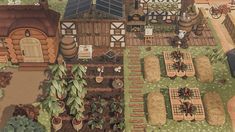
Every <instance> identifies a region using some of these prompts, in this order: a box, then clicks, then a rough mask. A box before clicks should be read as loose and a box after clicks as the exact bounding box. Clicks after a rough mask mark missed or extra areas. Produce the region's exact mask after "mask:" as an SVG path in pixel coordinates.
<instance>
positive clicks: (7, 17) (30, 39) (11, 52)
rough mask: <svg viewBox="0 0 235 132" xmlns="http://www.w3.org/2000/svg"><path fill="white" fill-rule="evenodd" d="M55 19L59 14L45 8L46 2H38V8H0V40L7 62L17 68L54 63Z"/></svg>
mask: <svg viewBox="0 0 235 132" xmlns="http://www.w3.org/2000/svg"><path fill="white" fill-rule="evenodd" d="M59 19H60V14H59V13H57V12H55V11H53V10H51V9H49V8H48V2H47V0H39V5H1V6H0V21H1V23H0V38H1V40H3V41H2V42H4V44H2V49H5V50H7V51H8V54H7V56H8V58H9V60H10V61H11V62H12V63H13V64H19V65H20V66H23V65H27V64H30V66H33V65H35V66H39V64H43V65H44V66H45V65H47V64H49V63H54V62H55V60H56V58H57V53H58V45H59V33H58V23H59ZM5 50H0V51H5ZM0 55H1V54H0ZM4 55H5V54H4Z"/></svg>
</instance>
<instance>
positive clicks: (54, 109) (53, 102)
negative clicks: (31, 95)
mask: <svg viewBox="0 0 235 132" xmlns="http://www.w3.org/2000/svg"><path fill="white" fill-rule="evenodd" d="M58 101H59V100H58V99H57V98H55V97H52V96H48V97H47V98H46V99H45V100H44V101H43V102H42V107H43V108H44V109H45V110H46V111H47V112H48V113H49V114H50V115H52V116H54V117H58V116H59V114H60V113H62V112H63V109H62V108H61V106H60V104H59V102H58Z"/></svg>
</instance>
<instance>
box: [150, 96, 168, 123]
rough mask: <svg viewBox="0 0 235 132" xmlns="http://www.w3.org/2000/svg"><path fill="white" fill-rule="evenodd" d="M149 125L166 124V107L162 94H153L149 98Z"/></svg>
mask: <svg viewBox="0 0 235 132" xmlns="http://www.w3.org/2000/svg"><path fill="white" fill-rule="evenodd" d="M147 109H148V123H149V124H150V125H163V124H165V123H166V106H165V100H164V96H163V95H162V94H161V93H160V92H151V93H149V94H148V97H147Z"/></svg>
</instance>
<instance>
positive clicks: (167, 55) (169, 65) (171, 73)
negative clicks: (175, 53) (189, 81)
mask: <svg viewBox="0 0 235 132" xmlns="http://www.w3.org/2000/svg"><path fill="white" fill-rule="evenodd" d="M182 53H183V57H184V59H183V61H182V62H183V63H184V64H186V65H187V70H186V71H183V72H182V71H179V72H178V71H177V70H176V69H174V67H173V65H174V60H173V58H172V57H171V52H168V51H164V52H163V56H164V62H165V66H166V73H167V76H168V77H175V76H178V77H184V76H187V77H192V76H194V75H195V69H194V65H193V61H192V57H191V54H190V53H189V52H182Z"/></svg>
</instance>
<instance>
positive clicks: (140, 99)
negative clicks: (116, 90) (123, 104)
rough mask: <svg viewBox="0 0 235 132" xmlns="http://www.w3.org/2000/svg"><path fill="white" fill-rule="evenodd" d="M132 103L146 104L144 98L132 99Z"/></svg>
mask: <svg viewBox="0 0 235 132" xmlns="http://www.w3.org/2000/svg"><path fill="white" fill-rule="evenodd" d="M130 102H144V99H143V98H131V99H130Z"/></svg>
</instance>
